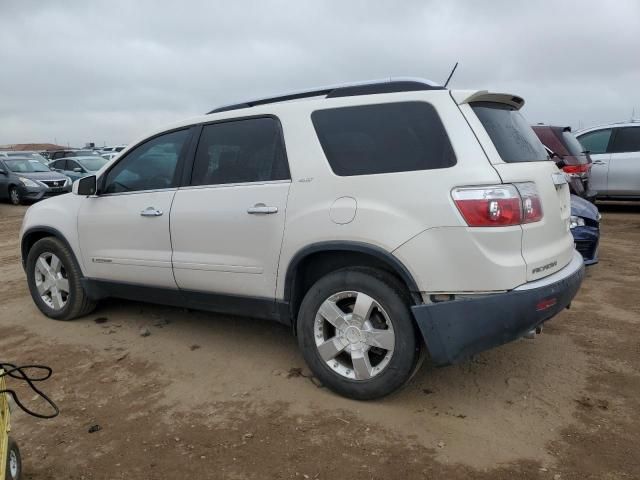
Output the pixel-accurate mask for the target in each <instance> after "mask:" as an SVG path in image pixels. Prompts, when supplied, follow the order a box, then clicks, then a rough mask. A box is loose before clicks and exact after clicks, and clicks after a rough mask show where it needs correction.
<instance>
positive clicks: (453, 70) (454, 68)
mask: <svg viewBox="0 0 640 480" xmlns="http://www.w3.org/2000/svg"><path fill="white" fill-rule="evenodd" d="M456 68H458V62H456V64H455V65H454V66H453V68H452V69H451V73H450V74H449V76H448V77H447V81H446V82H444V88H447V85H449V80H451V77H453V73H454V72H455V71H456Z"/></svg>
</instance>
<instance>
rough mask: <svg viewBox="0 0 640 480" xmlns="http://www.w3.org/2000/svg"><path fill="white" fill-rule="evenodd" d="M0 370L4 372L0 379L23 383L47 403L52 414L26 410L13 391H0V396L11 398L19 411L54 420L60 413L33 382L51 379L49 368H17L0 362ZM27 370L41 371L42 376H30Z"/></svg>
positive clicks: (38, 366)
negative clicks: (4, 378)
mask: <svg viewBox="0 0 640 480" xmlns="http://www.w3.org/2000/svg"><path fill="white" fill-rule="evenodd" d="M0 370H4V371H3V372H2V374H0V378H1V377H5V376H6V377H11V378H13V379H16V380H21V381H25V382H26V383H27V385H29V387H31V390H33V391H34V392H36V393H37V394H38V395H39V396H40V397H41V398H42V399H43V400H44V401H45V402H47V403H48V404H49V405H50V406H51V409H52V410H53V413H51V414H41V413H37V412H34V411H32V410H30V409H28V408H27V407H26V406H24V404H23V403H22V402H21V401H20V399H19V398H18V394H17V393H16V392H15V391H14V390H10V389H6V390H0V395H2V394H5V393H6V394H7V395H11V397H12V398H13V401H14V402H16V405H18V407H20V409H22V411H23V412H25V413H27V414H29V415H31V416H33V417H36V418H54V417H57V416H58V414H59V413H60V410H59V409H58V407H57V405H56V404H55V403H53V400H51V399H50V398H49V397H48V396H47V395H46V394H45V393H44V392H42V391H41V390H40V389H39V388H38V387H36V386H35V385H34V382H44V381H45V380H48V379H49V378H51V375H52V374H53V370H52V369H51V368H49V367H47V366H44V365H23V366H20V367H18V366H16V365H13V364H12V363H2V362H0ZM28 370H35V371H42V372H43V374H42V375H41V376H34V375H31V376H30V375H28V374H27V372H28Z"/></svg>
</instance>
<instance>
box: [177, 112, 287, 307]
mask: <svg viewBox="0 0 640 480" xmlns="http://www.w3.org/2000/svg"><path fill="white" fill-rule="evenodd" d="M290 184H291V180H290V176H289V169H288V166H287V161H286V156H285V152H284V145H283V141H282V135H281V132H280V125H279V122H278V121H277V120H276V119H274V118H272V117H264V118H251V119H245V120H237V121H227V122H220V123H214V124H209V125H205V126H204V127H203V129H202V134H201V136H200V140H199V144H198V147H197V150H196V156H195V161H194V166H193V172H192V174H191V180H190V186H187V187H183V188H180V189H179V190H178V192H177V193H176V196H175V199H174V203H173V208H172V209H171V239H172V242H173V268H174V275H175V279H176V282H177V284H178V286H179V287H180V288H181V289H184V290H190V291H199V292H207V293H219V294H234V295H238V294H241V295H243V296H247V297H259V298H265V299H273V298H274V297H275V289H276V278H277V273H278V272H277V269H278V260H279V256H280V248H281V245H282V238H283V234H284V223H285V213H286V212H285V210H286V205H287V195H288V192H289V186H290Z"/></svg>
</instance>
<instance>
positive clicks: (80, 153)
mask: <svg viewBox="0 0 640 480" xmlns="http://www.w3.org/2000/svg"><path fill="white" fill-rule="evenodd" d="M91 155H96V156H99V155H98V152H97V151H94V150H55V151H52V152H49V158H50V161H53V160H58V159H60V158H70V157H87V156H91Z"/></svg>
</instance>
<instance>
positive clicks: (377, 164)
mask: <svg viewBox="0 0 640 480" xmlns="http://www.w3.org/2000/svg"><path fill="white" fill-rule="evenodd" d="M311 119H312V121H313V125H314V127H315V129H316V133H317V134H318V138H319V139H320V143H321V145H322V149H323V150H324V153H325V156H326V157H327V160H328V161H329V165H331V169H332V170H333V171H334V173H336V174H337V175H341V176H351V175H371V174H376V173H392V172H409V171H415V170H430V169H435V168H447V167H451V166H453V165H455V164H456V157H455V154H454V152H453V149H452V147H451V143H450V142H449V138H448V136H447V132H446V131H445V128H444V126H443V125H442V122H441V121H440V117H439V116H438V114H437V113H436V110H435V108H434V107H433V106H432V105H430V104H428V103H425V102H401V103H387V104H379V105H363V106H356V107H344V108H332V109H327V110H317V111H315V112H313V114H312V115H311ZM541 148H542V147H541Z"/></svg>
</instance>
